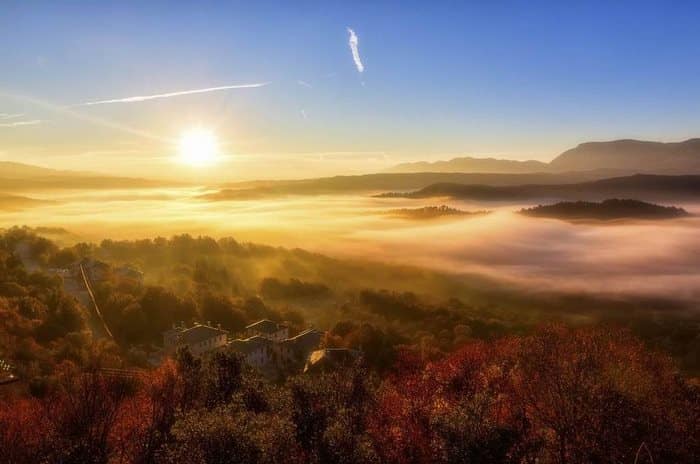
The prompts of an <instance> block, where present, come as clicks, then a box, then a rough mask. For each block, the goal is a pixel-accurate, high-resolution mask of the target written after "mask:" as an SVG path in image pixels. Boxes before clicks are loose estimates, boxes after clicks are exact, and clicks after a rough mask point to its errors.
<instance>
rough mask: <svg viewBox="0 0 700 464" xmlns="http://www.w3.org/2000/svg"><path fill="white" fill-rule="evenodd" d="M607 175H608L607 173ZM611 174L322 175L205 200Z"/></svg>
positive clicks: (225, 190)
mask: <svg viewBox="0 0 700 464" xmlns="http://www.w3.org/2000/svg"><path fill="white" fill-rule="evenodd" d="M606 174H607V175H606ZM603 177H609V173H604V172H594V171H590V172H572V173H540V174H538V173H533V174H477V173H463V172H455V173H450V172H414V173H386V174H365V175H359V176H336V177H321V178H318V179H302V180H280V181H256V182H241V183H232V184H224V185H222V186H221V188H220V189H219V190H218V191H215V192H211V193H207V194H204V195H201V196H200V198H201V199H203V200H210V201H218V200H253V199H258V198H266V197H273V196H282V195H324V194H342V193H357V192H368V193H373V192H378V191H380V192H381V191H386V190H415V189H419V188H421V187H425V186H426V185H430V184H434V183H455V184H476V183H485V184H489V185H521V184H560V183H568V182H583V181H587V180H594V179H601V178H603Z"/></svg>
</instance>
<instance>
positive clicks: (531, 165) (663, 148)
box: [388, 138, 700, 175]
mask: <svg viewBox="0 0 700 464" xmlns="http://www.w3.org/2000/svg"><path fill="white" fill-rule="evenodd" d="M601 169H602V170H609V171H610V170H614V171H617V175H626V174H636V173H656V174H687V173H698V174H700V138H696V139H689V140H686V141H683V142H674V143H663V142H648V141H642V140H629V139H627V140H613V141H609V142H586V143H582V144H580V145H578V146H577V147H575V148H572V149H570V150H567V151H565V152H563V153H562V154H560V155H559V156H557V157H556V158H554V159H553V160H552V161H550V162H549V163H544V162H541V161H532V160H530V161H514V160H507V159H495V158H473V157H462V158H453V159H451V160H448V161H435V162H425V161H419V162H415V163H403V164H399V165H397V166H394V167H393V168H390V169H389V170H388V172H479V173H521V174H522V173H537V172H539V173H544V172H566V171H590V170H601Z"/></svg>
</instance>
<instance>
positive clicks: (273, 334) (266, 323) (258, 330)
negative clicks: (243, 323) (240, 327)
mask: <svg viewBox="0 0 700 464" xmlns="http://www.w3.org/2000/svg"><path fill="white" fill-rule="evenodd" d="M245 335H246V337H248V338H250V337H254V336H256V335H257V336H260V337H263V338H267V339H268V340H272V341H274V342H281V341H282V340H284V339H286V338H288V337H289V327H287V326H286V325H282V324H278V323H277V322H274V321H271V320H269V319H263V320H260V321H258V322H255V323H253V324H250V325H249V326H247V327H246V328H245Z"/></svg>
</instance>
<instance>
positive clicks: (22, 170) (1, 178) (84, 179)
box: [0, 161, 173, 192]
mask: <svg viewBox="0 0 700 464" xmlns="http://www.w3.org/2000/svg"><path fill="white" fill-rule="evenodd" d="M164 184H166V183H165V182H161V181H154V180H149V179H141V178H134V177H117V176H109V175H105V174H98V173H91V172H83V171H60V170H56V169H50V168H44V167H40V166H33V165H30V164H24V163H15V162H11V161H0V192H14V191H18V192H19V191H29V190H40V189H110V188H139V187H155V186H162V185H164ZM172 184H173V183H172V182H171V183H167V185H172Z"/></svg>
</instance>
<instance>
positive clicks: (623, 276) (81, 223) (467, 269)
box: [0, 188, 700, 301]
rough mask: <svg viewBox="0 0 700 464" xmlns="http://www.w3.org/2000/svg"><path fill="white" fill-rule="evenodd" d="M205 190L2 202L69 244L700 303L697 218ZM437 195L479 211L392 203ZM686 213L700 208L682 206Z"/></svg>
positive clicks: (9, 221) (16, 218)
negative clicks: (409, 214)
mask: <svg viewBox="0 0 700 464" xmlns="http://www.w3.org/2000/svg"><path fill="white" fill-rule="evenodd" d="M204 192H205V190H204V189H197V188H180V189H129V190H113V191H105V190H101V191H87V192H86V191H76V192H66V191H62V192H58V193H57V192H53V193H47V192H41V193H40V194H36V195H32V197H33V198H38V199H46V200H52V201H53V203H50V204H45V205H43V204H42V205H40V206H37V207H33V208H29V209H25V210H22V211H6V212H4V213H3V215H2V219H1V224H0V226H2V227H9V226H12V225H29V226H35V227H36V226H45V227H60V228H65V229H67V230H68V231H69V232H70V233H69V234H64V235H59V236H53V237H52V238H54V239H57V240H58V241H59V242H63V244H65V245H68V244H72V243H75V242H77V241H100V240H102V239H103V238H114V239H134V238H142V237H155V236H169V235H173V234H179V233H190V234H193V235H199V234H202V235H211V236H214V237H221V236H233V237H235V238H236V239H238V240H240V241H251V242H258V243H266V244H271V245H279V246H285V247H299V248H304V249H307V250H311V251H317V252H321V253H325V254H328V255H332V256H343V257H355V258H361V259H368V260H374V261H384V262H395V263H402V264H413V265H418V266H424V267H429V268H432V269H437V270H441V271H446V272H455V273H464V274H468V273H479V274H484V275H487V276H489V277H492V278H496V279H500V280H505V281H509V282H512V283H515V284H522V285H523V286H527V287H528V288H530V289H533V290H576V291H581V290H583V291H593V292H606V293H620V294H639V295H648V296H663V297H672V298H674V299H683V300H693V301H698V300H700V266H699V264H700V235H699V234H698V233H697V230H698V227H699V226H700V218H698V217H695V216H691V217H689V218H684V219H674V220H667V221H644V222H639V221H637V222H614V223H601V222H590V223H576V224H573V223H568V222H564V221H559V220H554V219H544V218H529V217H525V216H522V215H519V214H518V213H517V211H518V210H519V209H520V208H522V207H524V206H531V204H522V203H518V204H514V203H494V202H485V203H479V202H465V201H449V200H443V201H437V200H435V199H433V200H429V199H426V200H412V199H402V198H373V197H371V196H369V195H323V196H289V197H284V198H276V199H258V200H248V201H217V202H211V201H206V200H202V199H201V198H198V197H199V196H200V195H202V193H204ZM441 204H445V205H448V206H450V207H454V208H458V209H460V210H463V211H484V210H489V211H491V214H488V215H474V216H471V215H469V216H457V217H449V218H436V219H430V220H410V219H405V218H399V217H396V216H394V215H391V214H389V212H390V211H392V210H395V209H397V208H418V207H422V206H429V205H441ZM676 206H682V207H684V208H685V209H686V210H688V211H689V212H690V213H691V214H693V213H698V212H700V205H694V204H680V205H676Z"/></svg>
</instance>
